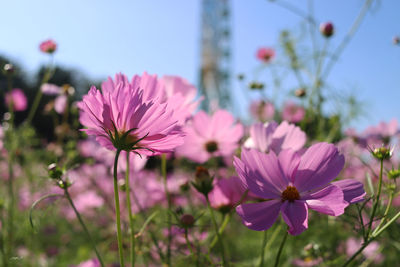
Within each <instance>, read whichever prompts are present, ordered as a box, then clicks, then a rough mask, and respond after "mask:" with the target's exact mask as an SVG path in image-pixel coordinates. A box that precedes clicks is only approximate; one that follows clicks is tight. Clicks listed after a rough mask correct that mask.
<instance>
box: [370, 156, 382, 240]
mask: <svg viewBox="0 0 400 267" xmlns="http://www.w3.org/2000/svg"><path fill="white" fill-rule="evenodd" d="M382 176H383V159H381V168H380V171H379V182H378V192H377V193H376V199H375V202H374V206H373V207H372V212H371V217H370V218H369V223H368V229H367V233H366V236H367V237H368V236H369V234H370V232H371V228H372V222H373V221H374V217H375V213H376V209H377V208H378V205H379V198H380V196H381V189H382Z"/></svg>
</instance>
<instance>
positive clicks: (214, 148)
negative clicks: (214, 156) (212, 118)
mask: <svg viewBox="0 0 400 267" xmlns="http://www.w3.org/2000/svg"><path fill="white" fill-rule="evenodd" d="M205 147H206V150H207V152H208V153H213V152H215V151H217V150H218V144H217V142H215V141H209V142H207V143H206V145H205Z"/></svg>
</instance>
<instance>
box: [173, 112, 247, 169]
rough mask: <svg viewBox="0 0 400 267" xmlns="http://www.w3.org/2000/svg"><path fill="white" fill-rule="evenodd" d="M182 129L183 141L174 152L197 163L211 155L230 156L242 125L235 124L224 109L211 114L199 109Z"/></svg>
mask: <svg viewBox="0 0 400 267" xmlns="http://www.w3.org/2000/svg"><path fill="white" fill-rule="evenodd" d="M184 130H185V133H186V137H185V142H184V144H183V145H182V146H180V147H178V148H177V149H176V152H177V154H178V155H180V156H184V157H187V158H189V159H191V160H193V161H196V162H199V163H204V162H206V161H207V160H208V159H210V158H212V157H218V156H220V157H228V156H231V155H232V154H233V152H234V151H235V149H236V148H237V147H238V142H239V140H240V138H241V137H242V136H243V126H242V125H241V124H239V123H237V124H235V119H234V117H233V116H232V115H231V114H230V113H229V112H228V111H226V110H217V111H216V112H215V113H214V115H212V116H209V115H207V113H205V112H204V111H199V112H198V113H197V114H196V115H195V116H194V117H193V120H192V121H191V124H189V125H187V126H186V127H185V129H184Z"/></svg>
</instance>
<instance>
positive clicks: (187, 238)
mask: <svg viewBox="0 0 400 267" xmlns="http://www.w3.org/2000/svg"><path fill="white" fill-rule="evenodd" d="M185 240H186V245H187V247H188V249H189V251H190V255H192V258H193V262H197V260H196V255H195V254H194V252H193V248H192V244H190V241H189V237H188V229H187V228H185Z"/></svg>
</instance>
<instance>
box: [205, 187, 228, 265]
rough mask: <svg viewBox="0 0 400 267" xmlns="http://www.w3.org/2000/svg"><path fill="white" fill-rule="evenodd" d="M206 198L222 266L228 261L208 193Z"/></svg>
mask: <svg viewBox="0 0 400 267" xmlns="http://www.w3.org/2000/svg"><path fill="white" fill-rule="evenodd" d="M206 200H207V207H208V210H209V211H210V215H211V220H212V222H213V225H214V228H215V233H216V235H217V237H218V240H219V243H220V244H221V255H222V266H229V264H228V262H227V261H226V256H225V247H224V242H223V240H222V235H221V234H220V233H219V229H218V224H217V220H216V219H215V215H214V211H213V209H212V207H211V204H210V200H209V199H208V195H206Z"/></svg>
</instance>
